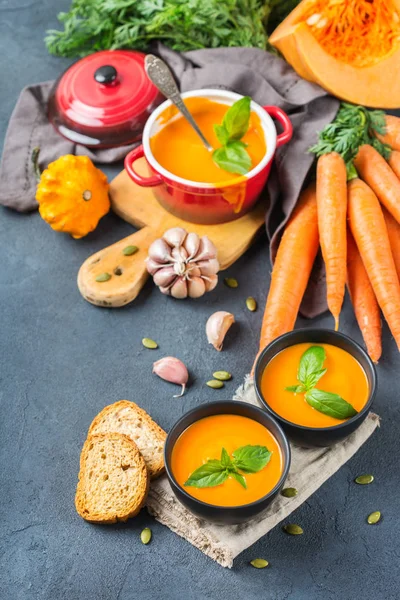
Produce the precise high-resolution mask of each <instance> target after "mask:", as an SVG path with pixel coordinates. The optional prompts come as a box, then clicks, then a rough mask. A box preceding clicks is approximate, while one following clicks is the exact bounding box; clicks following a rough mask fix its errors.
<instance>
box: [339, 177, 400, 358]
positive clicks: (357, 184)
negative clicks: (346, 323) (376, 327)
mask: <svg viewBox="0 0 400 600" xmlns="http://www.w3.org/2000/svg"><path fill="white" fill-rule="evenodd" d="M348 190H349V198H348V200H349V223H350V229H351V232H352V234H353V236H354V239H355V241H356V244H357V247H358V250H359V252H360V254H361V258H362V261H363V263H364V267H365V270H366V271H367V273H368V277H369V280H370V282H371V285H372V288H373V290H374V292H375V296H376V298H377V300H378V303H379V306H380V307H381V309H382V312H383V314H384V316H385V319H386V321H387V322H388V325H389V327H390V330H391V332H392V334H393V337H394V339H395V340H396V343H397V346H398V348H399V350H400V283H399V278H398V277H397V273H396V266H395V264H394V260H393V256H392V250H391V248H390V242H389V236H388V233H387V229H386V223H385V219H384V216H383V213H382V209H381V207H380V204H379V201H378V198H377V197H376V196H375V194H374V192H373V191H372V190H371V188H370V187H369V186H368V185H367V184H366V183H364V182H363V181H361V180H360V179H353V181H350V183H349V185H348Z"/></svg>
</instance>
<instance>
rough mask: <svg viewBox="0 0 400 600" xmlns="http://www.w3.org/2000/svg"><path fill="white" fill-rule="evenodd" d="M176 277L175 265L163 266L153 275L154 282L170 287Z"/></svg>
mask: <svg viewBox="0 0 400 600" xmlns="http://www.w3.org/2000/svg"><path fill="white" fill-rule="evenodd" d="M175 279H176V273H175V271H174V267H163V268H162V269H159V270H158V271H157V272H156V273H154V275H153V280H154V283H155V284H156V285H158V286H160V287H169V286H170V285H171V284H172V283H173V282H174V281H175Z"/></svg>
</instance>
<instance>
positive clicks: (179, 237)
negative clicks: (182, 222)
mask: <svg viewBox="0 0 400 600" xmlns="http://www.w3.org/2000/svg"><path fill="white" fill-rule="evenodd" d="M185 237H186V231H185V229H182V227H172V228H171V229H168V230H167V231H166V232H165V233H164V235H163V239H164V240H165V241H166V242H167V244H169V245H170V246H172V247H173V248H178V247H179V246H181V245H182V244H183V240H184V239H185Z"/></svg>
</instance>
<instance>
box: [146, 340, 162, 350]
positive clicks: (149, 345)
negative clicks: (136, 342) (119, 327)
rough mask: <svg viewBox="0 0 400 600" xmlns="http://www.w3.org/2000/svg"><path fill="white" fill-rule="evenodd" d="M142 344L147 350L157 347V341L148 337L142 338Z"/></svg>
mask: <svg viewBox="0 0 400 600" xmlns="http://www.w3.org/2000/svg"><path fill="white" fill-rule="evenodd" d="M142 344H143V346H144V347H145V348H149V350H155V349H156V348H158V344H157V342H155V341H154V340H152V339H150V338H143V339H142Z"/></svg>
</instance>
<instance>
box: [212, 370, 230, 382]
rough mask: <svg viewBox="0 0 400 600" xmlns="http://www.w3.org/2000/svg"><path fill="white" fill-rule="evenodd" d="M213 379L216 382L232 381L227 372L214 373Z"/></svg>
mask: <svg viewBox="0 0 400 600" xmlns="http://www.w3.org/2000/svg"><path fill="white" fill-rule="evenodd" d="M213 377H214V379H218V381H229V380H230V379H232V375H231V374H230V373H228V371H215V373H213Z"/></svg>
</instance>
